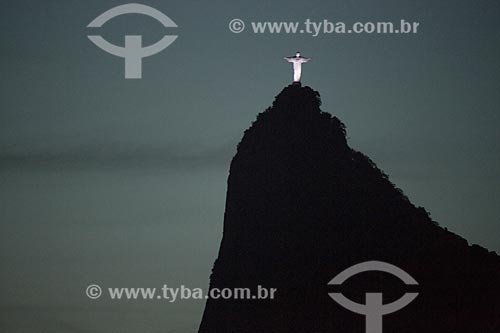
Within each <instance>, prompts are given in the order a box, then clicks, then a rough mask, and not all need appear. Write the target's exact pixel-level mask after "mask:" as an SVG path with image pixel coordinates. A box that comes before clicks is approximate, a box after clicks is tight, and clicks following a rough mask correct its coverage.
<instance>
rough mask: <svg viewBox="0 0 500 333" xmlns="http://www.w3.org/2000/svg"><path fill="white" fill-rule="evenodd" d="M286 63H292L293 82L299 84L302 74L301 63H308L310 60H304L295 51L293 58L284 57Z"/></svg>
mask: <svg viewBox="0 0 500 333" xmlns="http://www.w3.org/2000/svg"><path fill="white" fill-rule="evenodd" d="M284 59H285V60H286V61H288V62H291V63H293V82H300V74H301V73H302V63H305V62H308V61H309V60H311V58H304V57H301V56H300V52H299V51H297V53H296V54H295V56H294V57H285V58H284Z"/></svg>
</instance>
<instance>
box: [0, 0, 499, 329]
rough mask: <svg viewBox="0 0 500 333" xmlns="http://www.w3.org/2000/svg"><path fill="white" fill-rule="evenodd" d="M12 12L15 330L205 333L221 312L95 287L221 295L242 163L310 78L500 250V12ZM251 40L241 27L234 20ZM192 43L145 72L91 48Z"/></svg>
mask: <svg viewBox="0 0 500 333" xmlns="http://www.w3.org/2000/svg"><path fill="white" fill-rule="evenodd" d="M125 3H127V2H121V1H114V0H113V1H102V0H101V1H97V0H88V1H75V0H64V1H63V0H54V1H49V0H44V1H27V0H17V1H4V2H3V3H2V4H3V6H2V9H1V11H0V27H1V29H0V50H1V51H0V60H1V61H0V73H1V90H0V265H1V270H2V273H1V274H0V285H1V287H0V288H1V295H2V297H0V331H2V332H13V333H17V332H34V331H37V332H144V333H146V332H194V331H196V329H197V327H198V325H199V322H200V319H201V315H202V311H203V307H204V304H205V303H204V301H195V300H191V301H177V302H175V303H169V302H167V301H159V300H155V301H112V300H109V299H108V300H106V299H99V300H90V299H88V298H87V297H86V295H85V288H86V287H87V286H88V285H89V284H94V283H95V284H99V285H101V286H102V287H103V288H105V287H106V288H107V287H158V288H159V287H161V286H162V285H163V284H168V285H169V286H172V287H175V286H180V285H186V286H190V287H200V288H206V287H207V286H208V279H209V275H210V270H211V267H212V265H213V262H214V260H215V258H216V256H217V251H218V247H219V244H220V240H221V237H222V223H223V214H224V204H225V195H226V180H227V176H228V174H227V173H228V169H229V163H230V161H231V158H232V156H233V155H234V153H235V151H236V145H237V143H238V142H239V140H240V139H241V137H242V135H243V131H244V130H245V129H246V128H248V127H249V126H250V124H251V122H252V121H253V120H255V117H256V115H257V114H258V113H259V112H262V111H264V109H265V108H266V107H268V106H270V105H271V103H272V102H273V99H274V97H275V96H276V95H277V94H278V93H279V92H280V91H281V90H282V89H283V88H284V87H285V86H286V85H288V84H290V83H291V80H292V69H291V65H290V64H289V63H287V62H285V61H284V60H283V57H284V56H291V55H294V54H295V52H296V51H297V50H300V51H301V52H302V54H303V55H304V56H307V57H311V58H312V60H311V61H310V62H308V63H307V64H304V65H303V73H302V84H303V85H307V86H310V87H311V88H313V89H315V90H317V91H319V92H320V94H321V97H322V101H323V106H322V110H323V111H326V112H329V113H331V114H333V115H335V116H337V117H338V118H339V119H341V120H342V121H343V122H344V123H345V125H346V127H347V136H348V142H349V144H350V145H351V147H353V148H354V149H357V150H359V151H361V152H363V153H364V154H366V155H368V156H369V157H370V158H371V159H372V160H373V161H374V162H375V163H376V164H377V166H378V167H379V168H380V169H382V170H383V171H384V172H386V173H387V174H388V175H389V177H390V179H391V181H392V182H393V183H395V184H396V185H397V186H398V187H399V188H401V189H402V190H403V191H404V193H405V194H406V195H407V196H408V197H409V199H410V200H411V201H412V202H413V203H414V204H415V205H417V206H423V207H425V208H426V210H427V211H429V212H430V214H431V217H432V218H433V219H434V220H435V221H437V222H438V223H439V224H440V225H441V226H443V227H446V228H448V230H450V231H452V232H454V233H456V234H458V235H460V236H462V237H464V238H466V239H467V240H468V241H469V242H470V243H476V244H479V245H481V246H484V247H486V248H487V249H489V250H491V251H497V252H500V237H499V236H500V223H499V216H500V196H499V189H500V178H499V176H498V173H499V170H500V131H499V126H500V113H499V105H500V93H499V89H500V61H499V59H500V43H499V42H500V21H499V19H498V18H499V16H500V3H499V2H498V1H494V0H485V1H481V2H474V1H470V0H469V1H463V0H459V1H456V0H455V1H451V0H446V1H439V2H437V1H430V0H425V1H418V2H416V1H409V0H405V1H402V0H398V1H396V0H393V1H388V0H384V1H373V0H364V1H331V0H329V1H316V2H314V3H313V2H307V1H291V0H289V1H283V0H276V1H225V2H223V1H210V2H208V1H180V0H179V1H141V2H140V3H142V4H145V5H149V6H152V7H154V8H156V9H158V10H160V11H161V12H163V13H165V14H166V15H168V17H170V18H171V19H172V20H173V21H174V22H175V23H176V24H177V25H178V27H177V28H165V27H163V26H162V25H161V24H160V23H159V22H158V21H156V20H154V19H153V18H151V17H147V16H144V15H123V16H119V17H116V18H114V19H112V20H110V21H109V22H107V23H106V24H105V25H104V26H103V27H102V28H87V25H88V24H89V23H90V22H91V21H92V20H93V19H94V18H96V17H97V16H98V15H100V14H101V13H103V12H104V11H106V10H108V9H110V8H112V7H115V6H118V5H122V4H125ZM234 18H239V19H242V20H243V21H244V22H245V23H246V29H245V30H244V31H243V32H241V33H238V34H235V33H232V32H231V31H230V30H229V28H228V24H229V22H230V21H231V20H232V19H234ZM308 18H309V19H310V20H312V21H316V22H321V21H323V20H324V19H327V20H329V21H331V22H340V21H342V22H347V23H348V24H352V23H354V22H357V21H361V22H377V21H391V22H397V23H399V21H400V20H401V19H405V20H406V21H415V22H419V23H420V26H419V29H418V33H417V34H319V35H318V36H316V37H313V36H312V35H310V34H286V33H284V32H282V33H281V34H271V33H262V34H257V33H254V32H253V31H252V27H251V24H250V22H266V21H270V22H271V21H272V22H281V21H285V22H295V21H297V22H304V21H305V20H306V19H308ZM90 34H99V35H102V36H103V37H104V38H105V39H107V40H108V41H109V42H111V43H113V44H116V45H123V41H124V36H125V35H142V36H143V44H144V45H150V44H153V43H155V42H156V41H158V40H159V39H160V38H161V37H163V36H164V35H165V34H169V35H177V36H178V38H177V40H176V41H175V42H174V43H172V45H170V46H169V47H168V48H166V49H165V50H164V51H162V52H160V53H158V54H156V55H154V56H151V57H148V58H144V59H143V66H142V75H143V77H142V79H140V80H127V79H124V60H123V59H122V58H118V57H116V56H113V55H111V54H108V53H106V52H104V51H103V50H101V49H99V48H98V47H96V46H95V45H94V44H92V42H90V41H89V40H88V38H87V35H90Z"/></svg>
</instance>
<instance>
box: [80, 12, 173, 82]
mask: <svg viewBox="0 0 500 333" xmlns="http://www.w3.org/2000/svg"><path fill="white" fill-rule="evenodd" d="M124 14H143V15H147V16H150V17H152V18H154V19H156V20H157V21H158V22H160V23H161V24H162V25H163V26H164V27H166V28H172V27H173V28H176V27H177V24H175V22H174V21H172V20H171V19H170V18H169V17H168V16H167V15H165V14H163V13H162V12H160V11H159V10H157V9H155V8H152V7H149V6H146V5H141V4H137V3H130V4H126V5H121V6H117V7H114V8H111V9H110V10H107V11H105V12H104V13H102V14H101V15H99V16H98V17H96V18H95V19H94V20H93V21H92V22H90V23H89V25H88V26H87V27H89V28H99V27H102V26H103V25H104V24H105V23H106V22H108V21H109V20H111V19H112V18H115V17H117V16H120V15H124ZM87 37H88V38H89V39H90V40H91V41H92V43H94V44H95V45H97V46H98V47H99V48H101V49H103V50H104V51H106V52H108V53H110V54H112V55H115V56H117V57H121V58H125V78H126V79H141V78H142V58H146V57H150V56H152V55H154V54H157V53H158V52H161V51H163V50H164V49H165V48H167V47H168V46H169V45H170V44H172V43H173V42H174V41H175V40H176V39H177V36H168V35H165V36H164V37H163V38H162V39H160V40H159V41H158V42H156V43H155V44H152V45H149V46H146V47H142V36H131V35H126V36H125V46H124V47H122V46H117V45H114V44H111V43H110V42H108V41H107V40H105V39H104V38H102V37H101V36H98V35H89V36H87Z"/></svg>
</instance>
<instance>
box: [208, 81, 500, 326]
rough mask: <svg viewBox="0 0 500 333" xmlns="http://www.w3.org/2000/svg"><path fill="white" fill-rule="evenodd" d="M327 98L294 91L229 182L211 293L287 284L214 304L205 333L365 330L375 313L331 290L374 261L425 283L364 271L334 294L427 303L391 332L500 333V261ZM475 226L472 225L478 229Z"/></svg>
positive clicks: (240, 157) (284, 96)
mask: <svg viewBox="0 0 500 333" xmlns="http://www.w3.org/2000/svg"><path fill="white" fill-rule="evenodd" d="M320 104H321V101H320V97H319V94H318V92H316V91H314V90H312V89H311V88H309V87H301V86H300V85H297V84H293V85H290V86H288V87H286V88H285V89H283V91H282V92H281V93H280V94H279V95H278V96H277V97H276V99H275V101H274V103H273V105H272V107H270V108H268V109H267V110H266V111H265V112H263V113H261V114H259V115H258V117H257V120H256V121H255V122H254V123H253V124H252V126H251V127H250V128H249V129H248V130H246V132H245V134H244V136H243V139H242V140H241V142H240V143H239V145H238V151H237V153H236V155H235V156H234V158H233V160H232V163H231V168H230V174H229V178H228V189H227V199H226V211H225V215H224V234H223V239H222V243H221V246H220V250H219V255H218V258H217V260H216V261H215V264H214V268H213V272H212V275H211V279H210V287H211V288H251V289H252V291H254V293H256V290H257V286H258V285H261V286H263V287H269V288H271V287H272V288H277V292H276V295H275V298H274V299H273V300H270V299H267V300H262V299H250V300H234V299H230V300H222V299H217V300H215V299H211V300H208V301H207V304H206V307H205V312H204V314H203V319H202V322H201V325H200V329H199V332H201V333H206V332H209V333H225V332H235V333H236V332H238V333H242V332H243V333H244V332H248V333H250V332H251V333H256V332H308V333H310V332H349V333H351V332H352V333H356V332H359V333H361V332H365V316H363V315H360V314H355V313H353V312H351V311H349V310H347V309H345V308H344V307H342V306H341V305H339V304H338V303H336V302H335V301H333V300H332V299H331V298H330V296H329V295H328V293H329V292H332V291H334V290H333V289H332V287H331V286H328V282H329V281H330V280H331V279H332V278H333V277H334V276H336V275H337V274H339V273H340V272H341V271H343V270H344V269H346V268H348V267H350V266H353V265H355V264H359V263H362V262H365V261H370V260H376V261H383V262H387V263H390V264H393V265H395V266H397V267H399V268H401V269H403V270H404V271H406V272H407V273H408V274H410V275H411V276H412V277H413V278H414V279H415V280H416V281H417V282H418V283H419V285H418V286H413V287H408V286H406V285H404V284H403V283H402V282H401V281H400V280H398V279H397V278H395V277H394V276H392V275H390V274H387V273H381V272H366V273H362V274H358V275H356V276H353V277H352V278H350V279H348V280H347V281H346V282H345V283H344V284H343V285H342V286H340V287H338V289H336V290H337V291H339V292H342V293H343V294H344V295H345V296H346V297H347V298H350V299H352V300H353V301H355V302H357V303H362V304H364V303H365V294H366V293H367V292H381V293H383V295H384V296H383V297H384V303H390V302H392V301H394V300H397V299H399V298H400V297H401V296H402V295H403V294H404V293H406V292H408V291H409V289H412V291H416V292H418V293H419V296H418V297H417V298H416V299H415V300H414V301H413V302H412V303H410V304H409V305H408V306H406V307H405V308H403V309H401V310H399V311H397V312H395V313H392V314H389V315H386V316H384V317H383V331H384V332H419V333H422V332H440V333H443V332H450V333H451V332H453V333H457V332H483V333H485V332H488V333H489V332H491V333H498V332H500V286H499V283H500V257H498V256H497V255H496V254H495V253H493V252H488V251H487V250H486V249H484V248H481V247H479V246H477V245H473V246H469V245H468V243H467V241H466V240H464V239H463V238H461V237H459V236H457V235H455V234H453V233H451V232H449V231H447V230H445V229H443V228H441V227H439V226H438V225H437V223H436V222H434V221H432V220H431V219H430V217H429V215H428V213H427V212H426V211H425V210H424V209H423V208H417V207H415V206H414V205H413V204H412V203H411V202H410V201H409V200H408V198H407V197H406V196H405V195H404V194H403V193H402V192H401V190H399V189H397V188H396V187H395V186H394V185H393V184H392V183H391V182H390V181H389V179H388V177H387V176H386V175H385V174H384V173H383V172H382V171H381V170H379V169H378V168H377V167H376V166H375V164H374V163H373V162H372V161H371V160H370V159H369V158H368V157H366V156H365V155H363V154H362V153H360V152H357V151H355V150H353V149H351V148H349V146H348V145H347V142H346V138H345V128H344V125H343V124H342V122H341V121H340V120H339V119H337V118H336V117H332V116H331V115H330V114H328V113H325V112H322V111H321V110H320ZM471 223H473V221H471Z"/></svg>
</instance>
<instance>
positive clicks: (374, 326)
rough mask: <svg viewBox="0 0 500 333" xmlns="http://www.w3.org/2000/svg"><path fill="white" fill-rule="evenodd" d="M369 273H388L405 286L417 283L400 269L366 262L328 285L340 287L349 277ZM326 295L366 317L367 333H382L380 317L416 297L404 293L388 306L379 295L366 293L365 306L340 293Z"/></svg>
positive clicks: (348, 270)
mask: <svg viewBox="0 0 500 333" xmlns="http://www.w3.org/2000/svg"><path fill="white" fill-rule="evenodd" d="M369 271H380V272H386V273H390V274H392V275H394V276H396V277H398V278H399V279H400V280H401V281H403V282H404V283H405V284H406V285H418V283H417V281H415V279H413V278H412V277H411V276H410V275H409V274H408V273H406V272H405V271H403V270H402V269H400V268H398V267H396V266H394V265H391V264H388V263H385V262H381V261H367V262H364V263H361V264H357V265H354V266H351V267H349V268H347V269H346V270H344V271H342V272H340V273H339V274H338V275H337V276H336V277H334V278H333V279H332V280H331V281H330V282H329V283H328V284H329V285H341V284H342V283H344V282H345V281H346V280H347V279H349V278H350V277H351V276H354V275H356V274H359V273H363V272H369ZM328 295H329V296H330V297H331V298H333V300H334V301H335V302H337V303H339V304H340V305H342V306H343V307H344V308H346V309H348V310H350V311H352V312H355V313H359V314H362V315H364V316H366V332H367V333H382V316H383V315H386V314H389V313H393V312H396V311H398V310H401V309H402V308H404V307H405V306H407V305H408V304H410V303H411V302H412V301H413V300H414V299H415V298H416V297H417V296H418V293H406V294H404V295H403V296H402V297H401V298H400V299H398V300H397V301H394V302H392V303H389V304H383V303H382V294H381V293H366V304H359V303H356V302H353V301H352V300H350V299H348V298H347V297H345V296H344V295H342V294H341V293H329V294H328Z"/></svg>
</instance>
